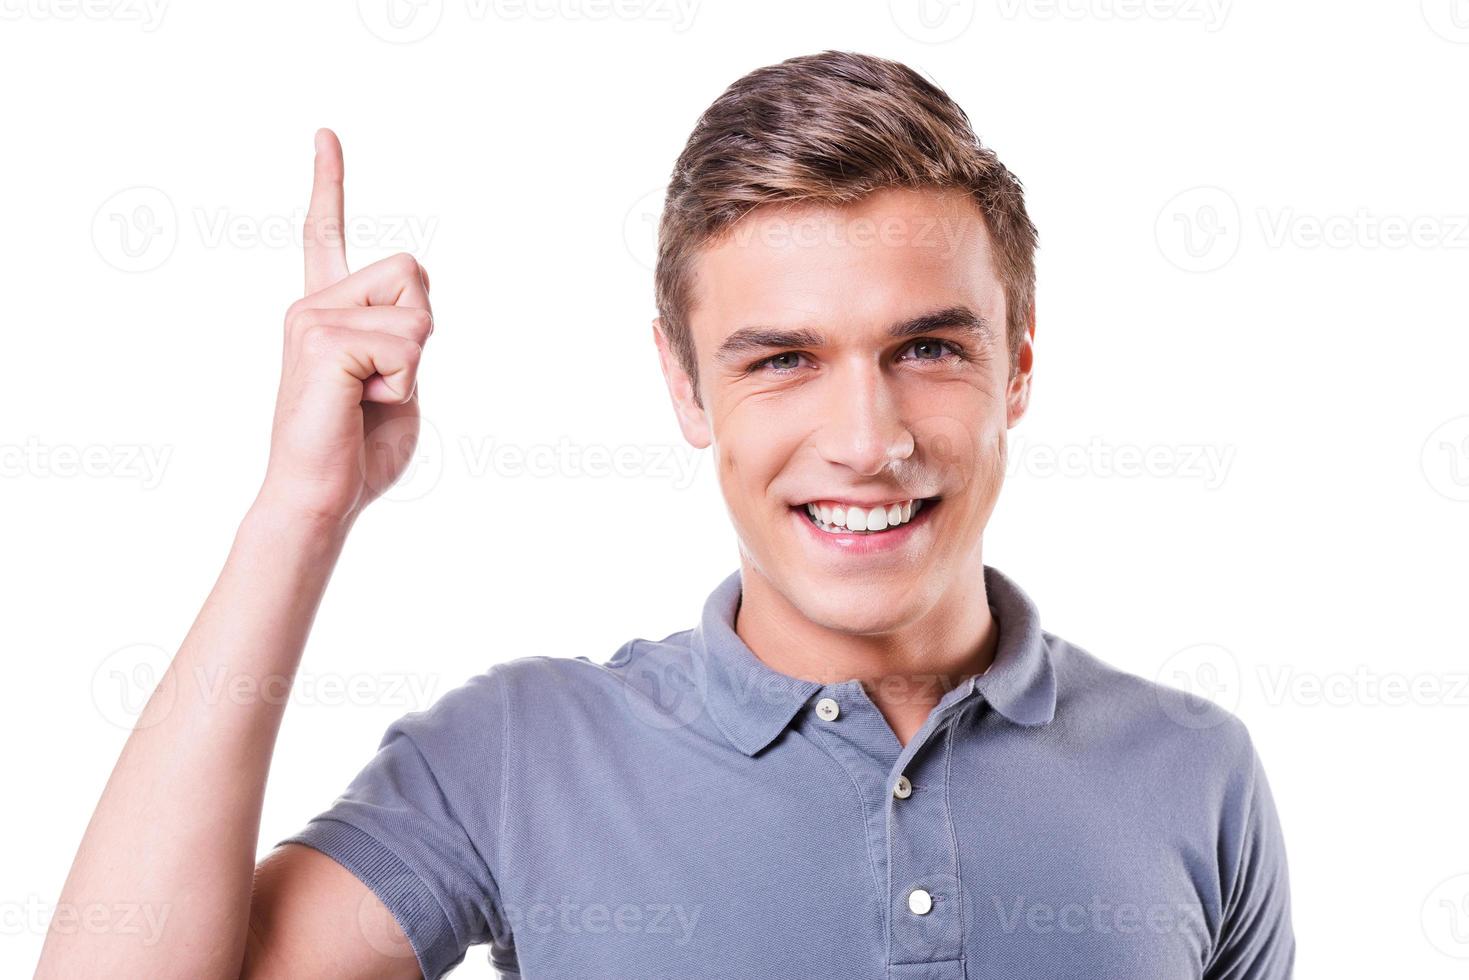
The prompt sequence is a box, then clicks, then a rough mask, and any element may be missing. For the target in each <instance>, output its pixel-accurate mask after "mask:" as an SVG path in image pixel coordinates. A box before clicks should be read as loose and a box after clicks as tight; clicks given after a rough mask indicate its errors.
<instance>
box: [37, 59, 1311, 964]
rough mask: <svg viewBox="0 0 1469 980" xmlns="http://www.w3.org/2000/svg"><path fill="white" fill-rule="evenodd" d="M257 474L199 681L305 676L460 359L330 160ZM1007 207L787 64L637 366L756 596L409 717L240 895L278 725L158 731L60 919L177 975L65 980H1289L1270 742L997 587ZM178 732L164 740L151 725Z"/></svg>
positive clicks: (682, 207)
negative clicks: (440, 344)
mask: <svg viewBox="0 0 1469 980" xmlns="http://www.w3.org/2000/svg"><path fill="white" fill-rule="evenodd" d="M317 151H318V152H317V162H316V179H315V186H314V188H313V193H312V203H311V209H310V214H309V217H308V220H307V224H308V248H307V296H306V297H305V298H304V299H302V300H300V301H298V302H297V303H295V304H294V305H293V306H292V307H291V309H290V311H289V313H288V315H287V318H286V356H285V360H284V369H283V374H282V382H281V389H280V395H279V407H278V411H277V415H276V425H275V430H274V434H273V439H272V448H271V459H270V464H269V468H268V472H267V475H266V479H265V481H264V483H263V485H262V488H261V491H260V495H259V497H258V499H257V501H256V503H255V505H254V506H253V507H252V508H251V510H250V512H249V514H248V515H247V517H246V518H245V520H244V522H243V523H242V525H241V528H240V532H239V535H238V537H237V538H236V541H235V544H234V549H233V551H232V552H231V555H230V558H229V561H228V563H227V564H226V566H225V569H224V572H223V574H222V575H221V578H220V581H219V583H218V585H217V586H216V588H215V590H214V592H213V593H212V594H211V596H210V598H209V601H208V603H207V604H206V605H205V607H204V610H203V612H202V613H201V614H200V617H199V620H198V621H197V622H196V624H195V625H194V628H193V630H192V631H191V632H190V634H189V636H188V638H187V639H186V641H185V643H184V645H183V647H182V649H181V650H180V651H179V654H178V656H177V657H176V658H175V662H174V665H173V667H172V668H171V670H170V675H175V674H176V675H177V676H178V677H180V678H182V677H185V676H191V672H192V671H194V670H196V669H200V668H202V669H206V670H209V671H210V676H214V675H215V674H216V673H217V671H218V670H220V669H225V670H230V671H236V672H241V673H244V674H248V675H250V676H251V677H253V678H255V679H257V680H258V679H261V678H272V677H276V678H279V677H282V676H283V677H287V678H289V677H290V676H292V675H293V673H294V671H295V669H296V666H297V663H298V660H299V656H300V652H301V649H302V647H303V645H304V643H305V639H306V635H307V631H308V627H309V624H310V621H311V618H312V615H313V613H314V610H315V608H316V605H317V603H318V601H319V599H320V597H321V594H322V591H323V589H324V588H325V585H326V581H327V578H328V575H329V573H330V570H331V567H332V564H333V562H334V561H335V559H336V557H337V554H338V553H339V551H340V548H341V546H342V542H343V539H344V537H345V535H346V534H347V531H348V529H349V528H350V527H351V526H352V524H353V521H354V520H355V518H356V516H357V514H358V513H360V511H361V510H362V508H363V507H364V506H366V504H367V503H368V502H369V501H370V500H371V499H372V498H373V497H374V496H375V495H376V493H377V492H378V491H380V490H381V489H382V488H384V487H385V486H387V485H388V483H390V482H391V480H392V479H393V478H394V477H395V476H396V475H397V474H398V473H399V472H400V470H401V467H402V465H403V457H393V458H382V457H376V456H374V457H371V458H370V465H368V466H367V467H365V468H364V467H359V464H358V458H359V452H360V451H361V449H362V446H363V439H364V433H371V432H372V431H373V430H374V429H375V428H376V427H378V426H380V425H382V424H384V422H387V421H394V422H395V424H397V425H402V426H405V427H407V428H408V429H409V430H412V429H413V427H414V425H415V421H416V417H417V416H416V412H417V407H416V395H415V390H416V389H415V385H414V377H415V374H416V369H417V365H418V359H419V355H420V354H421V352H422V345H423V343H424V341H425V339H426V338H427V336H428V335H429V333H430V332H431V330H432V322H433V321H432V316H431V314H430V313H429V312H428V311H429V298H428V294H429V282H428V278H427V276H426V275H424V274H423V273H422V270H421V268H420V267H419V266H418V265H417V263H416V262H414V261H413V260H412V259H410V258H408V257H406V256H399V257H394V258H392V259H387V260H384V261H382V262H379V263H377V264H375V265H372V266H369V267H368V268H366V269H363V270H361V271H359V272H356V273H353V274H348V271H347V268H346V264H345V256H344V254H343V252H342V249H341V245H340V241H339V237H338V236H336V235H335V234H333V230H334V229H336V228H338V227H340V222H341V215H342V189H341V188H342V185H341V180H342V165H341V156H340V148H339V146H338V144H337V142H336V139H335V137H334V136H333V135H332V134H331V133H330V132H328V131H323V132H322V133H320V134H318V143H317ZM1035 242H1036V235H1035V229H1034V228H1033V226H1032V225H1031V222H1030V220H1029V218H1028V217H1027V215H1026V210H1025V206H1024V202H1023V198H1022V194H1021V187H1020V184H1019V182H1018V181H1016V180H1015V179H1014V178H1013V177H1012V176H1011V175H1010V173H1009V172H1008V171H1007V170H1006V169H1005V168H1004V167H1003V166H1002V165H1001V164H1000V162H999V161H998V160H997V159H996V157H995V155H994V154H993V153H992V152H991V151H989V150H988V149H985V148H983V147H981V146H980V144H979V143H978V141H977V140H976V139H975V137H974V134H973V132H972V131H971V129H970V126H969V122H968V119H967V118H966V116H965V114H964V113H963V111H962V110H961V109H960V108H959V107H958V106H957V105H955V104H954V103H953V102H951V101H950V100H949V99H948V98H947V97H946V96H945V95H944V94H943V93H942V92H941V91H939V90H938V89H937V88H935V87H934V86H933V85H932V84H930V83H929V82H927V81H925V80H924V79H923V78H921V77H920V76H919V75H917V74H916V73H914V72H913V71H911V70H909V69H908V68H905V67H904V66H902V65H899V64H896V63H893V62H889V61H884V60H881V59H877V58H871V57H864V56H859V55H855V54H849V53H839V52H825V53H823V54H820V55H814V56H810V57H802V58H795V59H792V60H790V61H786V62H783V63H781V64H778V65H774V66H770V67H767V68H763V69H760V70H758V71H755V72H753V73H751V74H750V75H747V76H746V77H744V78H742V79H740V80H739V81H737V82H736V83H735V84H734V85H732V86H731V87H730V88H729V89H728V90H727V91H726V92H725V93H724V94H723V95H722V96H721V97H720V98H719V99H718V100H717V101H716V102H715V103H714V104H713V105H712V106H711V107H710V108H709V110H708V111H707V112H706V113H705V114H704V115H703V116H702V117H701V118H700V119H699V121H698V123H697V126H696V128H695V131H694V133H693V135H692V137H691V138H690V140H689V142H688V145H687V147H686V148H685V150H684V152H683V154H682V155H681V156H680V158H679V160H678V162H677V164H676V166H675V168H674V173H673V178H672V181H671V183H670V186H669V190H668V197H667V201H666V205H665V209H664V217H663V220H662V227H661V229H660V245H659V260H658V270H657V298H658V307H659V312H660V317H659V319H658V320H657V321H655V324H654V331H653V339H654V341H655V343H656V345H657V348H658V352H659V357H660V358H661V361H662V366H663V371H664V375H665V377H666V379H667V382H668V388H669V391H670V393H671V396H672V401H673V406H674V410H675V411H676V413H677V415H678V420H679V424H680V426H681V427H682V429H683V432H684V435H685V436H686V438H687V439H688V440H689V442H691V443H692V444H693V445H695V446H697V447H706V446H707V447H710V448H711V449H712V452H713V455H714V459H715V460H716V463H717V466H718V474H719V481H720V485H721V488H722V491H723V494H724V498H725V501H726V503H727V506H728V510H729V514H730V517H731V518H732V520H733V521H734V524H735V528H736V531H737V533H738V539H739V542H740V566H739V568H738V570H737V571H734V572H732V573H731V574H730V575H729V576H728V577H727V578H726V579H725V580H724V581H723V582H721V583H719V584H718V585H717V586H716V587H715V588H714V589H713V591H712V592H711V593H710V595H709V598H708V600H707V602H706V604H705V605H704V608H703V610H702V613H701V614H700V615H699V617H698V619H697V623H696V625H695V626H694V627H693V628H691V629H689V630H686V631H683V632H679V633H675V634H673V635H671V636H667V637H664V638H663V639H661V640H656V641H654V640H647V639H641V638H639V639H634V640H631V641H629V642H627V643H626V644H625V645H624V646H622V648H621V649H619V650H618V651H617V652H616V654H615V655H613V656H612V657H611V658H610V659H608V660H606V661H605V662H596V661H593V660H591V659H589V658H587V657H585V656H570V655H568V656H566V657H557V658H552V657H522V658H519V659H515V660H511V661H509V662H507V663H502V664H499V665H497V666H495V667H494V668H492V669H490V670H489V671H487V672H486V673H484V674H482V675H479V676H477V677H475V678H473V679H472V680H470V681H469V682H468V683H466V684H464V685H463V686H461V687H459V688H458V689H456V690H454V691H452V692H450V693H449V694H447V695H446V696H444V697H443V698H442V699H440V700H439V702H438V703H437V704H435V705H434V706H433V708H432V709H430V710H428V711H424V712H417V713H414V714H409V715H407V716H405V717H403V718H402V719H400V720H399V721H397V722H395V723H394V724H393V725H392V726H391V727H390V728H389V730H388V732H387V734H386V736H385V738H384V739H383V741H382V744H381V747H380V749H379V751H378V753H377V755H376V756H375V757H374V758H373V759H372V760H370V761H369V762H368V763H367V765H366V766H365V768H364V769H363V770H362V771H361V773H360V774H359V775H358V776H357V777H356V779H355V780H353V781H352V783H351V785H350V786H349V787H348V788H347V790H346V792H345V793H344V794H343V795H342V796H341V797H340V798H338V799H337V800H336V801H335V802H334V803H333V804H332V805H331V806H330V808H329V809H327V810H326V811H325V812H324V813H323V814H321V815H320V816H318V817H317V818H315V819H314V820H311V821H310V822H309V823H308V824H307V825H306V826H305V827H304V829H303V830H302V831H301V832H300V833H299V834H298V835H297V836H295V837H293V838H291V839H290V840H289V841H288V842H284V843H283V844H282V845H281V846H280V847H279V848H277V849H276V850H275V851H274V852H272V854H271V855H270V856H269V857H267V858H266V859H265V860H264V861H263V862H262V863H261V864H260V866H259V868H258V869H255V874H254V877H253V881H252V875H251V871H252V862H253V856H254V853H255V847H256V835H257V832H258V820H259V814H260V806H261V798H262V795H263V793H264V787H265V781H266V772H267V768H268V764H269V760H270V755H271V750H272V746H273V744H274V739H275V734H276V730H277V727H278V724H279V721H280V714H281V710H282V708H281V705H280V699H278V698H277V699H274V700H272V701H271V702H268V703H267V702H261V703H253V704H238V703H226V704H208V703H206V702H205V700H204V699H203V698H202V697H201V696H200V692H198V691H197V690H194V689H193V688H192V687H191V685H189V684H186V683H181V682H180V683H175V682H174V681H173V677H172V676H170V677H169V678H167V679H165V681H164V683H163V685H161V687H169V688H170V694H169V697H168V699H167V700H168V702H169V704H168V706H167V707H166V708H158V709H155V707H154V705H152V704H150V707H149V712H150V714H145V715H144V719H143V721H144V723H143V724H141V725H140V726H139V728H138V730H137V731H136V732H134V734H133V735H132V736H131V738H130V740H129V742H128V744H127V746H126V748H125V750H124V753H123V756H122V759H121V761H120V762H119V764H118V767H117V770H116V772H115V774H114V776H113V778H112V780H111V781H110V783H109V785H108V787H107V790H106V792H105V793H104V796H103V798H102V801H101V803H100V805H99V807H98V810H97V813H96V815H95V817H94V818H93V821H92V824H91V826H90V827H89V828H88V831H87V834H86V837H85V839H84V841H83V843H82V847H81V851H80V853H79V855H78V857H77V861H76V864H75V866H74V867H73V870H72V873H71V876H70V878H69V879H68V881H67V884H66V889H65V895H64V899H65V900H67V901H75V902H86V901H89V900H96V899H101V898H106V899H107V900H109V901H112V902H116V901H119V900H122V899H125V898H127V899H134V900H139V901H148V902H156V903H164V904H166V905H167V907H168V912H169V914H168V918H167V929H166V932H165V935H164V939H163V941H162V942H161V943H158V944H157V945H155V946H153V947H150V948H142V947H140V946H138V945H136V944H130V943H129V942H128V941H127V937H124V936H117V935H92V934H88V933H86V932H85V931H77V932H75V933H74V934H70V935H64V936H63V935H60V934H53V935H52V936H50V937H49V940H48V943H47V946H46V950H45V953H44V954H43V961H42V965H41V968H40V973H39V975H42V976H48V977H49V976H56V977H61V976H77V975H83V974H87V973H89V972H90V971H91V969H93V968H94V967H95V965H96V964H98V963H104V962H105V963H106V964H108V966H107V970H106V972H107V974H108V975H109V976H148V977H154V976H185V977H191V978H192V977H213V976H218V977H224V976H236V975H245V976H249V977H267V976H269V977H275V976H281V977H286V976H291V977H296V976H310V977H400V976H401V977H412V976H417V975H419V973H420V972H421V973H422V974H423V975H424V976H426V977H438V976H441V975H443V974H444V973H445V972H446V971H448V970H449V969H450V968H451V967H452V966H453V965H454V964H456V963H458V962H459V961H461V960H462V959H463V957H464V955H465V951H466V949H467V948H468V947H469V946H471V945H475V944H484V943H487V944H490V955H491V957H492V959H493V961H494V963H495V964H496V965H497V966H498V967H499V968H500V969H501V970H502V971H503V972H504V973H505V974H506V975H512V976H513V975H520V974H521V973H523V974H524V975H525V976H526V977H530V978H535V980H551V978H558V980H559V978H567V980H572V978H574V980H587V978H632V977H638V978H651V977H658V978H701V977H711V978H781V977H801V978H833V980H849V978H861V977H885V978H893V980H962V978H971V980H974V978H980V977H996V978H1015V977H1031V978H1035V977H1055V978H1063V977H1065V978H1070V977H1081V976H1084V977H1117V978H1126V980H1144V978H1156V980H1164V978H1168V980H1176V978H1180V977H1211V978H1225V977H1228V978H1233V980H1239V978H1256V980H1264V978H1272V980H1273V978H1283V977H1287V976H1289V975H1290V971H1291V966H1292V961H1293V956H1294V941H1293V938H1292V933H1291V926H1290V917H1289V899H1288V886H1287V875H1286V862H1285V855H1284V850H1283V845H1282V841H1281V835H1280V829H1279V825H1278V821H1277V818H1276V812H1275V809H1274V806H1273V803H1272V799H1271V795H1270V789H1269V786H1268V784H1267V782H1266V779H1265V775H1264V773H1263V771H1262V769H1261V766H1260V762H1259V760H1258V758H1257V757H1256V754H1255V752H1254V751H1253V749H1252V746H1251V743H1250V739H1249V737H1248V735H1247V733H1246V731H1245V729H1244V727H1243V725H1242V724H1241V723H1240V722H1239V721H1238V720H1237V719H1235V718H1233V717H1232V716H1229V715H1227V714H1226V713H1224V712H1222V711H1218V710H1217V709H1214V708H1213V707H1212V706H1207V705H1203V706H1200V705H1194V706H1193V707H1192V708H1191V709H1190V711H1189V712H1184V711H1181V710H1180V708H1179V705H1178V703H1177V702H1176V701H1174V700H1173V699H1171V698H1170V697H1168V696H1167V694H1166V692H1165V690H1164V689H1161V688H1158V687H1156V686H1154V685H1152V684H1151V683H1149V682H1146V681H1143V680H1141V679H1139V678H1136V677H1132V676H1130V675H1127V674H1124V673H1121V672H1119V671H1117V670H1114V669H1112V668H1110V667H1108V666H1106V665H1105V664H1103V663H1102V662H1101V661H1099V660H1097V659H1095V658H1094V657H1092V656H1091V655H1090V654H1088V653H1086V652H1085V651H1083V650H1082V649H1080V648H1079V647H1077V646H1074V645H1072V644H1070V643H1068V642H1066V641H1065V640H1062V639H1060V638H1059V637H1056V636H1054V635H1052V634H1050V633H1048V632H1045V631H1044V630H1043V629H1042V628H1041V625H1040V622H1039V619H1038V615H1037V611H1036V608H1035V606H1034V605H1033V604H1032V603H1031V601H1030V600H1029V599H1028V598H1027V597H1026V595H1025V593H1024V592H1023V591H1021V589H1020V588H1019V587H1018V586H1017V585H1016V584H1015V583H1013V582H1012V581H1010V580H1009V579H1008V578H1007V577H1005V576H1004V575H1003V574H1001V573H1000V572H998V571H996V570H995V569H994V568H991V567H987V566H986V565H985V564H984V563H983V561H982V557H981V555H982V537H983V532H984V528H985V524H986V522H987V520H988V518H989V516H990V513H991V511H992V509H993V507H994V504H995V500H996V497H997V495H998V493H999V490H1000V483H1001V478H1002V475H1003V473H1004V470H1005V465H1004V464H1005V451H1006V433H1007V430H1008V429H1009V428H1010V427H1012V426H1014V425H1015V424H1016V423H1017V422H1018V421H1019V420H1020V418H1021V417H1022V415H1023V414H1024V412H1025V408H1026V403H1027V400H1028V397H1029V392H1030V379H1031V374H1032V367H1033V348H1032V341H1033V336H1034V330H1035V319H1034V309H1035V301H1034V264H1033V257H1034V249H1035ZM155 700H158V699H157V698H155Z"/></svg>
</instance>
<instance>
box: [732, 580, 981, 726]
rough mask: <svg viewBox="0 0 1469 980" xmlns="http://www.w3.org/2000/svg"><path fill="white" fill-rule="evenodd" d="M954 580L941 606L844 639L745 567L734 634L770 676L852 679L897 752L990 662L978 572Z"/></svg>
mask: <svg viewBox="0 0 1469 980" xmlns="http://www.w3.org/2000/svg"><path fill="white" fill-rule="evenodd" d="M975 565H976V568H975V570H974V571H973V572H972V573H971V574H964V575H960V576H956V578H955V579H954V581H953V582H952V585H951V587H950V588H949V589H948V590H947V591H946V592H945V593H944V595H943V596H942V598H941V599H940V601H938V602H937V603H935V604H934V605H933V606H932V607H931V608H929V609H928V610H926V611H924V612H923V613H922V614H921V615H920V616H918V617H917V618H915V619H913V620H912V621H909V622H905V623H902V624H901V625H898V626H895V627H893V628H892V629H888V630H884V631H882V632H875V633H860V634H858V633H849V632H843V631H841V630H840V629H836V628H832V627H830V626H827V625H823V624H821V623H817V622H814V621H812V620H811V619H809V618H808V617H807V616H806V615H804V614H803V613H802V612H801V610H800V609H798V608H796V607H795V606H794V605H792V604H791V603H790V601H789V600H788V599H787V598H786V597H785V596H784V595H782V594H781V593H780V592H779V591H778V590H777V589H776V588H775V587H774V586H773V585H772V584H771V582H770V580H769V579H767V578H766V577H765V576H764V575H763V574H761V573H760V571H759V570H757V569H755V568H754V567H753V566H752V565H751V564H750V563H749V562H748V561H745V562H744V563H743V565H742V568H741V578H742V583H743V593H742V597H741V600H740V607H739V612H738V614H737V615H736V617H735V632H736V633H737V634H738V635H739V637H740V639H741V640H743V641H744V643H745V645H746V646H748V647H749V648H750V650H751V651H752V652H754V654H755V656H757V657H758V658H759V659H760V660H761V661H763V662H764V663H765V664H766V665H767V666H768V667H770V668H771V669H773V670H776V671H779V672H780V673H782V674H786V675H788V676H791V677H797V678H800V679H802V680H810V681H816V682H818V683H821V684H836V683H841V682H843V681H847V680H852V679H854V678H855V679H857V680H860V681H861V682H862V686H863V688H864V690H866V692H867V695H868V697H869V698H871V699H872V702H873V703H874V704H875V705H877V707H878V709H879V710H880V711H881V712H882V714H883V717H884V718H886V719H887V722H888V725H889V726H890V727H891V728H892V729H893V733H894V734H895V735H896V736H897V737H898V742H899V744H901V745H906V744H908V741H909V739H911V738H912V737H913V735H915V734H917V732H918V730H919V729H920V728H922V727H923V723H924V722H925V721H926V720H927V719H928V715H929V713H930V712H931V711H932V710H933V708H934V706H935V705H937V704H938V702H939V700H940V699H942V698H943V696H944V695H945V694H946V693H947V692H949V691H950V690H952V689H953V688H955V687H957V686H959V685H960V684H962V683H963V682H964V681H965V680H967V679H968V678H970V677H972V676H974V675H976V674H982V673H984V671H985V670H986V669H987V668H988V667H989V665H990V663H991V662H992V661H993V660H994V656H995V649H996V647H997V646H998V643H999V628H998V624H997V623H996V622H995V620H994V617H993V615H992V614H991V613H990V607H989V602H988V596H987V595H986V592H985V587H984V566H983V564H982V563H980V562H979V561H978V559H977V558H976V562H975Z"/></svg>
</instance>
